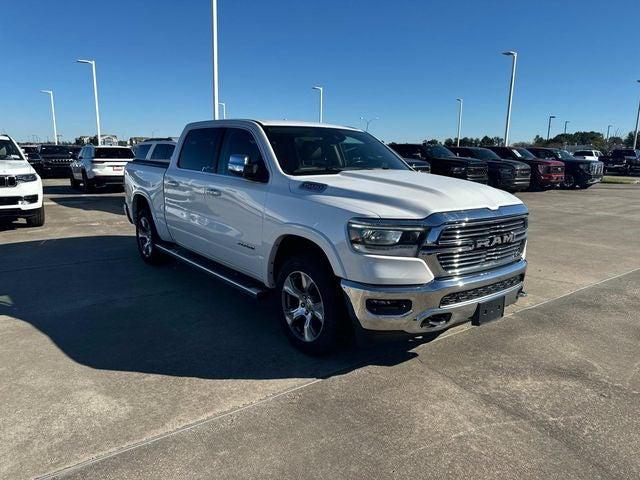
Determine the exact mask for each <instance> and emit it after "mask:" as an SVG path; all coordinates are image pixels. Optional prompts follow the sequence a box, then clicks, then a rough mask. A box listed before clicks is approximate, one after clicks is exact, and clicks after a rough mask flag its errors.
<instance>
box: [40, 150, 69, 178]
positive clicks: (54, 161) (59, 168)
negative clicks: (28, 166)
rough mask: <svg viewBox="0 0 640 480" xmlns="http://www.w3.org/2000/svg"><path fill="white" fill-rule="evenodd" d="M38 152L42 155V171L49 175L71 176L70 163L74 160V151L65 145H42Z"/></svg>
mask: <svg viewBox="0 0 640 480" xmlns="http://www.w3.org/2000/svg"><path fill="white" fill-rule="evenodd" d="M38 153H39V154H40V156H41V157H42V173H43V174H44V175H46V176H49V177H55V176H61V177H65V178H67V177H69V172H70V170H69V165H71V162H73V160H74V157H73V152H72V151H71V149H70V148H69V147H68V146H64V145H40V148H39V149H38Z"/></svg>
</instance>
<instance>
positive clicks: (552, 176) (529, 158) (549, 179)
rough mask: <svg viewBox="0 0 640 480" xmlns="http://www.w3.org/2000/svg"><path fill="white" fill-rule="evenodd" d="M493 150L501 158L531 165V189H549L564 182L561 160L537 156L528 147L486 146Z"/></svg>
mask: <svg viewBox="0 0 640 480" xmlns="http://www.w3.org/2000/svg"><path fill="white" fill-rule="evenodd" d="M486 148H488V149H489V150H493V151H494V152H495V153H496V154H498V156H499V157H500V158H504V159H507V160H517V161H519V162H523V163H526V164H528V165H529V166H530V167H531V186H530V187H529V189H530V190H547V189H549V188H553V187H557V186H560V184H561V183H562V182H564V163H562V162H561V161H559V160H550V159H548V158H537V157H536V156H534V155H533V154H532V153H531V152H530V151H529V150H527V149H526V148H519V147H486Z"/></svg>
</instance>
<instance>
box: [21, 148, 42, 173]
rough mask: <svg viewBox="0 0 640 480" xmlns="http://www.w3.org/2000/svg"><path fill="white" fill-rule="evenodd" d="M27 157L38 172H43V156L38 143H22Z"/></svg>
mask: <svg viewBox="0 0 640 480" xmlns="http://www.w3.org/2000/svg"><path fill="white" fill-rule="evenodd" d="M20 148H21V149H22V151H23V152H24V154H25V156H26V157H27V161H28V162H29V164H30V165H31V166H32V167H33V169H34V170H35V171H36V172H37V173H42V157H41V156H40V154H39V153H38V146H37V145H20Z"/></svg>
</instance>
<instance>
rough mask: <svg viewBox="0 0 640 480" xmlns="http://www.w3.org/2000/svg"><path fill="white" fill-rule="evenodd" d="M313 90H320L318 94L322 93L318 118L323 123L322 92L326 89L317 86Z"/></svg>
mask: <svg viewBox="0 0 640 480" xmlns="http://www.w3.org/2000/svg"><path fill="white" fill-rule="evenodd" d="M312 90H318V92H320V110H319V112H318V118H319V122H320V123H322V92H323V90H324V89H323V88H322V87H319V86H318V85H316V86H315V87H313V88H312Z"/></svg>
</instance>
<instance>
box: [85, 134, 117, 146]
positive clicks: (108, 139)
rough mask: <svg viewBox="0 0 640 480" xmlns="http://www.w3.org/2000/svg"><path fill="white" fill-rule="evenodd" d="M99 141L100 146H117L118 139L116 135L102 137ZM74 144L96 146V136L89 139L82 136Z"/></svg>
mask: <svg viewBox="0 0 640 480" xmlns="http://www.w3.org/2000/svg"><path fill="white" fill-rule="evenodd" d="M101 139H102V145H118V137H117V136H116V135H102V136H101ZM75 143H76V145H88V144H90V143H91V144H93V145H97V144H98V136H97V135H94V136H93V137H90V136H88V135H83V136H81V137H78V138H76V141H75Z"/></svg>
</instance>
